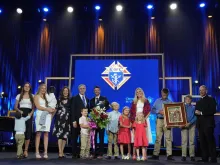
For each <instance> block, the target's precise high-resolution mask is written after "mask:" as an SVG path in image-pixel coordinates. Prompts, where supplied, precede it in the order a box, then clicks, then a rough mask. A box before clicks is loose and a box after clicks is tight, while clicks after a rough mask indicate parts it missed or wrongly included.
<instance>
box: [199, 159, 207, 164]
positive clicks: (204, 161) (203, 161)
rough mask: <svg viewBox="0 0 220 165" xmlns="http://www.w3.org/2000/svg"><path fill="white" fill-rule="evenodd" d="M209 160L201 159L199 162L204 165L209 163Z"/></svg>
mask: <svg viewBox="0 0 220 165" xmlns="http://www.w3.org/2000/svg"><path fill="white" fill-rule="evenodd" d="M208 161H209V160H206V159H199V160H197V162H202V163H207V162H208Z"/></svg>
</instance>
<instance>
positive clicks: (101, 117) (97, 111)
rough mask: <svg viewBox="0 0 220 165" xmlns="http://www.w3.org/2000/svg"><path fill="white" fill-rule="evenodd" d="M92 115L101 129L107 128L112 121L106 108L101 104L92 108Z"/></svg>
mask: <svg viewBox="0 0 220 165" xmlns="http://www.w3.org/2000/svg"><path fill="white" fill-rule="evenodd" d="M90 117H91V119H92V120H93V121H94V122H95V123H96V124H97V126H98V127H99V128H101V129H103V128H105V127H106V126H107V124H108V123H109V121H110V120H109V117H108V114H107V113H106V112H105V108H100V106H96V107H95V108H93V109H92V111H91V113H90Z"/></svg>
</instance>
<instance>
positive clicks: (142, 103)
mask: <svg viewBox="0 0 220 165" xmlns="http://www.w3.org/2000/svg"><path fill="white" fill-rule="evenodd" d="M150 110H151V108H150V103H149V101H148V99H147V98H146V97H145V94H144V91H143V90H142V89H141V88H137V89H136V90H135V96H134V100H133V102H132V104H131V110H130V120H131V122H132V123H133V122H134V121H135V117H136V114H137V113H143V114H144V117H145V119H146V123H147V127H146V133H147V138H148V142H149V143H151V142H152V134H151V127H150V120H149V115H150ZM131 142H132V143H133V142H134V135H133V133H132V140H131ZM133 159H136V154H135V149H134V148H133Z"/></svg>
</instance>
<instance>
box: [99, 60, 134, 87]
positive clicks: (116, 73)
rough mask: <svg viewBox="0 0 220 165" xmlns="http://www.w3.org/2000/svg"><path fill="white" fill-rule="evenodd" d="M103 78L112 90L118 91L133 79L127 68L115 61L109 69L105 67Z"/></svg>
mask: <svg viewBox="0 0 220 165" xmlns="http://www.w3.org/2000/svg"><path fill="white" fill-rule="evenodd" d="M102 78H103V79H104V80H105V82H106V83H107V84H108V85H110V87H112V89H114V90H118V89H119V88H121V87H122V85H124V84H125V83H126V82H127V81H128V80H129V79H130V78H131V73H130V72H129V71H128V70H127V67H124V66H123V65H122V64H120V63H119V62H118V61H117V62H115V61H114V62H113V63H112V64H111V65H110V66H109V67H105V71H104V72H103V73H102Z"/></svg>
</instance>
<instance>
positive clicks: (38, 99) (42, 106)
mask: <svg viewBox="0 0 220 165" xmlns="http://www.w3.org/2000/svg"><path fill="white" fill-rule="evenodd" d="M46 94H47V86H46V85H45V84H41V85H40V86H39V88H38V91H37V94H36V95H35V96H34V104H35V106H36V108H37V111H36V119H35V126H36V139H35V148H36V158H37V159H41V158H42V157H41V155H40V153H39V145H40V137H41V133H42V132H43V134H44V155H43V158H45V159H47V158H48V155H47V149H48V134H49V132H50V126H51V120H52V114H53V113H54V112H55V109H53V108H50V107H48V99H47V97H46ZM44 111H46V112H48V114H47V115H46V117H45V118H44V120H45V121H44V122H45V124H44V125H42V124H40V123H41V121H40V120H41V115H42V114H43V113H44Z"/></svg>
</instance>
